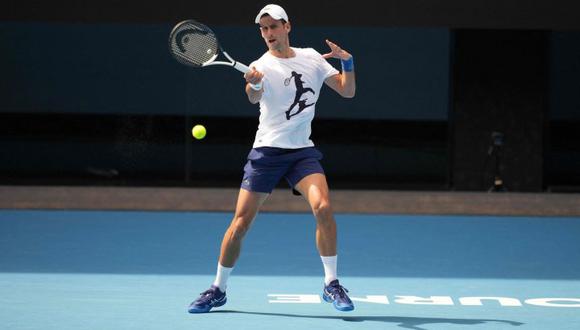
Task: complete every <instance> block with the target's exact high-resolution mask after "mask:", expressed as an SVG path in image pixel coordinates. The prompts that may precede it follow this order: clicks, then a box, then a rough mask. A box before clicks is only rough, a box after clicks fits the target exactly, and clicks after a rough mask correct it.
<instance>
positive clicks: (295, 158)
mask: <svg viewBox="0 0 580 330" xmlns="http://www.w3.org/2000/svg"><path fill="white" fill-rule="evenodd" d="M321 159H322V153H321V152H320V151H318V150H317V149H316V148H315V147H308V148H300V149H282V148H272V147H259V148H254V149H252V150H251V151H250V153H249V154H248V162H247V163H246V166H244V178H243V180H242V188H244V189H246V190H249V191H254V192H261V193H271V192H272V190H273V189H274V188H275V187H276V185H277V184H278V182H280V179H282V178H285V179H286V181H288V184H289V185H290V187H292V188H294V186H295V185H296V184H297V183H298V182H299V181H300V180H302V179H303V178H304V177H305V176H307V175H310V174H313V173H322V174H324V170H323V169H322V166H321V165H320V162H319V160H321ZM293 192H294V194H296V195H298V194H299V193H298V192H297V191H296V190H294V189H293Z"/></svg>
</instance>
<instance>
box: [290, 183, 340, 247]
mask: <svg viewBox="0 0 580 330" xmlns="http://www.w3.org/2000/svg"><path fill="white" fill-rule="evenodd" d="M294 188H295V189H296V190H298V191H299V192H300V193H301V194H302V196H304V198H306V200H307V201H308V203H309V204H310V208H311V209H312V213H313V214H314V217H315V218H316V246H317V247H318V252H319V253H320V255H321V256H324V257H329V256H335V255H336V245H337V243H336V230H337V229H336V221H335V220H334V215H333V213H332V208H331V205H330V198H329V193H328V184H327V182H326V177H325V176H324V174H322V173H313V174H310V175H308V176H306V177H304V178H302V180H300V181H299V182H298V183H297V184H296V186H295V187H294Z"/></svg>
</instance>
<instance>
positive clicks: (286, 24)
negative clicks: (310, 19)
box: [284, 21, 292, 32]
mask: <svg viewBox="0 0 580 330" xmlns="http://www.w3.org/2000/svg"><path fill="white" fill-rule="evenodd" d="M284 28H285V29H286V32H290V30H292V26H291V25H290V21H288V22H286V23H285V24H284Z"/></svg>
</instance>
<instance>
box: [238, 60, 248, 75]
mask: <svg viewBox="0 0 580 330" xmlns="http://www.w3.org/2000/svg"><path fill="white" fill-rule="evenodd" d="M234 69H236V70H238V71H240V72H243V73H247V72H249V71H250V68H248V66H247V65H245V64H242V63H240V62H234Z"/></svg>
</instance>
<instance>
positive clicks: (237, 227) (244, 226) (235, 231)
mask: <svg viewBox="0 0 580 330" xmlns="http://www.w3.org/2000/svg"><path fill="white" fill-rule="evenodd" d="M250 225H251V220H249V219H245V218H241V217H240V218H236V219H234V221H233V223H232V226H231V238H232V239H233V240H236V241H241V240H242V239H244V237H245V236H246V233H247V232H248V231H249V230H250Z"/></svg>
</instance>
